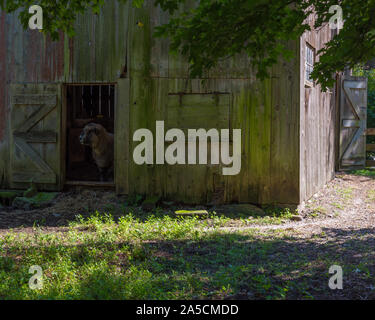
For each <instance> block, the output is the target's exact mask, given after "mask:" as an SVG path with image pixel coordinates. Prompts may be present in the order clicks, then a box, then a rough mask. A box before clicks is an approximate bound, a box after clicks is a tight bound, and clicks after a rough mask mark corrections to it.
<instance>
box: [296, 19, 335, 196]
mask: <svg viewBox="0 0 375 320" xmlns="http://www.w3.org/2000/svg"><path fill="white" fill-rule="evenodd" d="M313 23H314V21H313V19H311V20H310V24H311V26H312V25H313ZM331 32H332V31H331V30H330V29H329V26H328V25H326V26H325V27H323V28H322V29H320V30H319V31H315V30H314V31H311V32H306V33H305V34H304V36H303V37H301V59H300V61H301V82H300V87H301V90H300V93H301V117H300V120H301V125H300V126H301V138H300V200H301V201H303V200H306V199H308V198H310V197H311V196H312V195H313V194H314V193H316V192H317V191H318V190H319V189H321V188H322V187H323V186H324V185H325V184H326V183H327V182H329V181H330V180H332V179H333V177H334V173H335V143H336V138H337V137H336V104H335V89H334V88H333V89H332V90H330V91H328V92H322V91H321V88H320V86H319V85H313V86H308V85H305V81H304V79H305V71H306V69H305V56H306V43H308V44H309V45H310V46H312V47H313V48H314V49H315V51H316V52H318V51H319V50H320V49H321V48H322V47H323V46H324V44H325V43H326V42H328V41H329V40H330V39H331ZM318 59H319V57H316V61H318Z"/></svg>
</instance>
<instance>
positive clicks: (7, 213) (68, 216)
mask: <svg viewBox="0 0 375 320" xmlns="http://www.w3.org/2000/svg"><path fill="white" fill-rule="evenodd" d="M199 208H200V209H202V206H199ZM170 209H171V208H169V210H170ZM172 209H173V208H172ZM95 210H98V211H99V212H101V213H103V212H111V214H112V215H113V216H114V217H115V218H116V217H117V216H121V215H123V214H125V213H128V212H129V207H127V199H126V197H123V196H120V197H118V196H116V195H115V194H114V193H113V192H111V191H95V190H87V189H82V190H76V191H72V192H64V193H60V194H59V195H58V196H57V197H56V198H55V199H54V200H53V202H52V203H51V204H49V205H48V206H46V207H44V208H43V207H42V208H38V209H34V210H30V211H25V210H22V209H17V210H14V209H12V208H2V209H1V208H0V233H4V232H6V231H7V230H9V229H13V231H16V230H17V231H27V229H28V228H32V227H33V226H36V225H39V226H41V227H43V229H45V231H48V230H51V231H53V230H54V229H55V228H59V227H63V226H66V225H68V223H69V221H73V220H75V217H76V215H82V216H83V217H85V216H89V215H91V214H92V213H93V212H95ZM132 210H141V209H140V208H139V207H138V208H132ZM166 210H168V208H167V209H166ZM300 215H301V217H303V219H302V221H298V222H295V221H289V220H287V221H285V222H284V223H283V224H282V225H278V224H277V225H273V224H267V225H259V226H258V225H256V224H255V225H254V224H252V225H250V226H248V227H246V228H257V229H264V230H272V229H285V230H290V231H295V233H296V234H298V235H300V236H303V237H306V238H308V237H310V236H311V235H313V234H319V233H321V232H322V231H323V230H324V229H327V228H337V229H340V230H342V231H343V232H348V231H350V230H356V229H365V228H372V227H373V226H374V225H375V179H374V178H373V177H366V176H357V175H349V174H340V173H338V174H337V175H336V178H335V179H334V180H333V181H331V182H330V183H329V184H328V185H326V186H325V187H324V188H323V189H322V190H320V191H319V192H318V193H317V194H315V195H314V196H313V197H312V198H311V199H310V200H308V201H306V202H305V203H304V204H303V205H302V207H301V210H300ZM234 225H235V224H234ZM243 228H244V227H243V226H239V227H236V226H233V227H223V229H226V230H228V231H229V230H233V231H235V230H238V229H243Z"/></svg>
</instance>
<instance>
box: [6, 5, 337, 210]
mask: <svg viewBox="0 0 375 320" xmlns="http://www.w3.org/2000/svg"><path fill="white" fill-rule="evenodd" d="M138 21H140V22H142V23H141V24H139V23H137V22H138ZM166 21H168V14H166V13H164V12H163V11H161V10H160V9H159V8H156V7H154V6H153V4H152V1H146V5H145V6H144V8H142V9H135V8H133V7H132V6H131V4H129V2H128V3H127V4H120V3H118V2H117V1H106V4H105V7H104V9H103V10H102V12H101V13H100V14H99V15H93V14H91V13H87V14H85V15H84V16H80V17H79V18H78V19H77V21H76V32H77V34H76V36H75V37H74V38H73V39H69V38H67V37H64V36H63V35H62V37H61V38H60V40H59V41H58V42H52V41H50V40H49V39H48V38H46V37H45V36H44V35H43V34H42V33H39V32H37V31H34V30H23V28H22V27H21V25H20V23H19V21H18V18H17V15H16V14H5V13H3V12H2V13H0V189H4V188H12V189H18V188H25V187H27V186H28V185H29V182H30V181H31V180H33V181H34V182H36V183H37V185H38V188H39V189H40V190H63V189H64V188H65V187H68V186H71V185H84V186H85V185H86V186H90V185H95V186H98V185H99V186H100V185H102V186H103V187H112V188H115V190H116V192H117V193H118V194H147V195H159V196H161V197H163V198H165V199H173V200H177V201H182V202H185V203H211V202H220V203H223V202H225V203H230V202H241V203H242V202H248V203H254V204H262V205H263V204H300V203H301V202H302V201H304V200H306V199H307V198H309V197H311V196H312V195H313V194H314V193H315V192H317V191H318V190H319V189H320V188H321V187H323V186H324V185H325V184H326V183H327V182H328V181H330V180H331V179H332V178H333V177H334V172H335V163H336V160H337V158H338V155H337V151H336V150H338V148H337V145H338V140H339V135H338V130H339V129H338V123H339V122H338V120H337V116H338V111H337V108H336V106H337V103H336V101H337V100H338V95H336V94H335V92H336V88H333V89H332V90H331V91H330V92H327V93H323V92H322V91H321V90H320V87H319V86H318V85H316V84H314V83H313V82H312V81H310V74H309V73H310V71H311V69H312V67H313V65H314V63H315V62H316V60H317V59H318V57H317V55H316V53H317V52H318V50H319V49H320V48H321V47H322V46H323V45H324V43H325V42H326V41H328V40H329V39H330V37H331V32H332V31H331V30H330V29H329V28H328V26H326V27H324V28H322V29H320V30H314V31H311V32H307V33H306V34H305V35H304V36H303V37H301V39H300V41H296V42H292V43H290V44H289V45H290V48H291V49H292V50H293V51H294V52H295V54H296V58H295V59H293V60H291V61H290V62H285V61H280V63H279V64H278V65H276V66H275V67H273V70H272V77H271V78H270V79H268V80H265V81H259V80H257V79H256V78H255V76H254V72H253V71H252V70H251V68H250V65H249V60H248V58H247V57H246V56H238V57H236V58H235V59H231V60H228V61H225V62H223V63H222V64H221V65H220V66H219V67H217V68H215V69H214V70H212V71H211V72H209V74H207V75H206V76H205V79H204V80H205V81H202V79H190V78H189V73H188V64H187V62H186V61H185V60H184V58H183V57H181V56H177V55H171V54H169V49H168V40H161V39H155V38H153V37H152V31H153V28H154V26H156V25H159V24H161V23H164V22H166ZM311 23H313V21H311ZM90 121H91V122H97V123H101V124H102V125H103V126H104V127H105V128H106V129H107V130H108V131H109V132H113V133H114V137H115V175H114V182H113V183H112V182H102V183H100V182H98V181H97V180H98V177H97V172H96V168H95V165H94V164H93V163H92V161H91V160H90V152H88V150H87V149H85V147H84V146H82V145H80V144H79V140H78V136H79V134H80V132H81V130H82V128H83V126H84V125H85V124H86V123H88V122H90ZM156 121H164V123H165V127H166V128H165V129H166V130H167V129H168V128H181V129H183V130H186V129H187V128H193V129H194V128H196V129H198V128H203V129H207V130H208V129H210V128H216V129H241V130H242V131H241V145H242V152H241V171H240V173H239V174H238V175H233V176H225V175H223V174H222V170H221V169H222V165H212V164H208V165H189V164H186V165H168V164H164V165H159V164H153V165H151V164H148V165H137V164H136V163H135V162H134V161H133V151H134V148H135V147H136V146H137V144H139V142H135V141H133V134H134V132H135V131H136V130H137V129H139V128H148V129H150V130H151V131H152V132H155V123H156Z"/></svg>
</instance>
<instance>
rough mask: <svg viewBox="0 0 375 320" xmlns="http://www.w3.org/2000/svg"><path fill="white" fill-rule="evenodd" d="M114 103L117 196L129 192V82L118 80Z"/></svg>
mask: <svg viewBox="0 0 375 320" xmlns="http://www.w3.org/2000/svg"><path fill="white" fill-rule="evenodd" d="M116 91H117V98H116V101H115V132H114V133H115V159H116V160H115V184H116V193H117V194H127V193H128V192H129V172H128V168H129V147H130V145H129V139H130V137H129V117H130V114H129V110H130V80H129V79H119V80H118V82H117V86H116Z"/></svg>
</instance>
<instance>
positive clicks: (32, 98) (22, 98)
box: [12, 94, 57, 106]
mask: <svg viewBox="0 0 375 320" xmlns="http://www.w3.org/2000/svg"><path fill="white" fill-rule="evenodd" d="M56 102H57V96H56V94H16V95H14V96H13V98H12V103H13V104H27V105H30V104H38V105H43V104H49V105H53V106H54V105H56Z"/></svg>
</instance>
